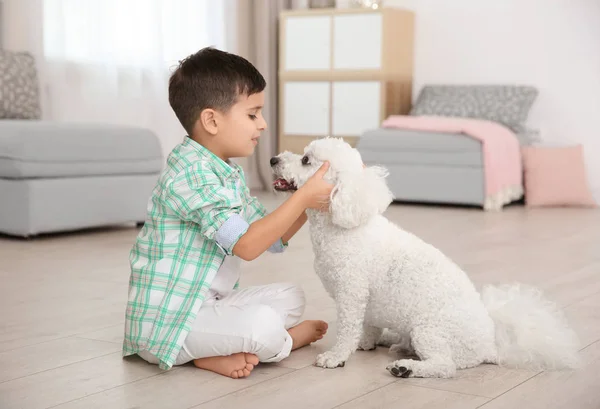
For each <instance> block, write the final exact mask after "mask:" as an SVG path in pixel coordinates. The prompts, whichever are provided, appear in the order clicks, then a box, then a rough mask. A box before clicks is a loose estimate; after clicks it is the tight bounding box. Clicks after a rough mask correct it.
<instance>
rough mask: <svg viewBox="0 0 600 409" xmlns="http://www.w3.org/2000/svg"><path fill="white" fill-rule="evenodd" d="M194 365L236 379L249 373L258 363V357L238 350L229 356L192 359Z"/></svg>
mask: <svg viewBox="0 0 600 409" xmlns="http://www.w3.org/2000/svg"><path fill="white" fill-rule="evenodd" d="M194 365H196V366H197V367H198V368H200V369H206V370H209V371H212V372H216V373H218V374H220V375H225V376H229V377H230V378H234V379H237V378H244V377H246V376H248V375H250V372H252V370H253V369H254V366H255V365H258V357H257V356H256V355H253V354H245V353H243V352H240V353H238V354H233V355H229V356H213V357H210V358H200V359H194Z"/></svg>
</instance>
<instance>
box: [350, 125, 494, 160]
mask: <svg viewBox="0 0 600 409" xmlns="http://www.w3.org/2000/svg"><path fill="white" fill-rule="evenodd" d="M356 148H357V149H358V151H359V152H360V154H361V156H362V159H363V161H364V162H365V163H368V164H375V163H378V164H381V165H384V166H386V165H387V166H389V165H396V164H402V165H434V166H435V165H438V166H458V167H461V166H463V167H465V166H466V167H478V168H481V167H482V164H483V159H482V150H481V142H480V141H478V140H476V139H474V138H471V137H469V136H466V135H463V134H451V133H442V132H425V131H414V130H405V129H385V128H380V129H374V130H371V131H367V132H365V133H364V134H363V135H362V136H361V138H360V140H359V141H358V144H357V147H356Z"/></svg>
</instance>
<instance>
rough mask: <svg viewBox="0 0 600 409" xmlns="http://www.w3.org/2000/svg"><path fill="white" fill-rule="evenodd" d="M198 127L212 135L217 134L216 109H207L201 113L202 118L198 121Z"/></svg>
mask: <svg viewBox="0 0 600 409" xmlns="http://www.w3.org/2000/svg"><path fill="white" fill-rule="evenodd" d="M196 126H201V127H202V128H203V129H204V130H205V131H206V132H208V133H209V134H211V135H216V134H217V112H216V111H215V110H214V109H210V108H207V109H205V110H203V111H202V112H200V117H199V118H198V120H197V121H196Z"/></svg>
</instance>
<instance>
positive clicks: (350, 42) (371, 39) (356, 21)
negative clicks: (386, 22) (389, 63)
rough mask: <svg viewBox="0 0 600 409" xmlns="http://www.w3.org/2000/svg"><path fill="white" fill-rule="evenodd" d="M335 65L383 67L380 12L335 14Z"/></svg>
mask: <svg viewBox="0 0 600 409" xmlns="http://www.w3.org/2000/svg"><path fill="white" fill-rule="evenodd" d="M333 22H334V24H333V68H334V69H339V70H368V69H379V68H381V65H382V63H381V51H382V50H381V46H382V44H381V35H382V30H381V27H382V15H381V13H369V14H341V15H338V16H334V17H333Z"/></svg>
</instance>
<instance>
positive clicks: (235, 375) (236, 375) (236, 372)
mask: <svg viewBox="0 0 600 409" xmlns="http://www.w3.org/2000/svg"><path fill="white" fill-rule="evenodd" d="M231 377H232V378H233V379H237V378H238V371H233V372H231Z"/></svg>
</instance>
